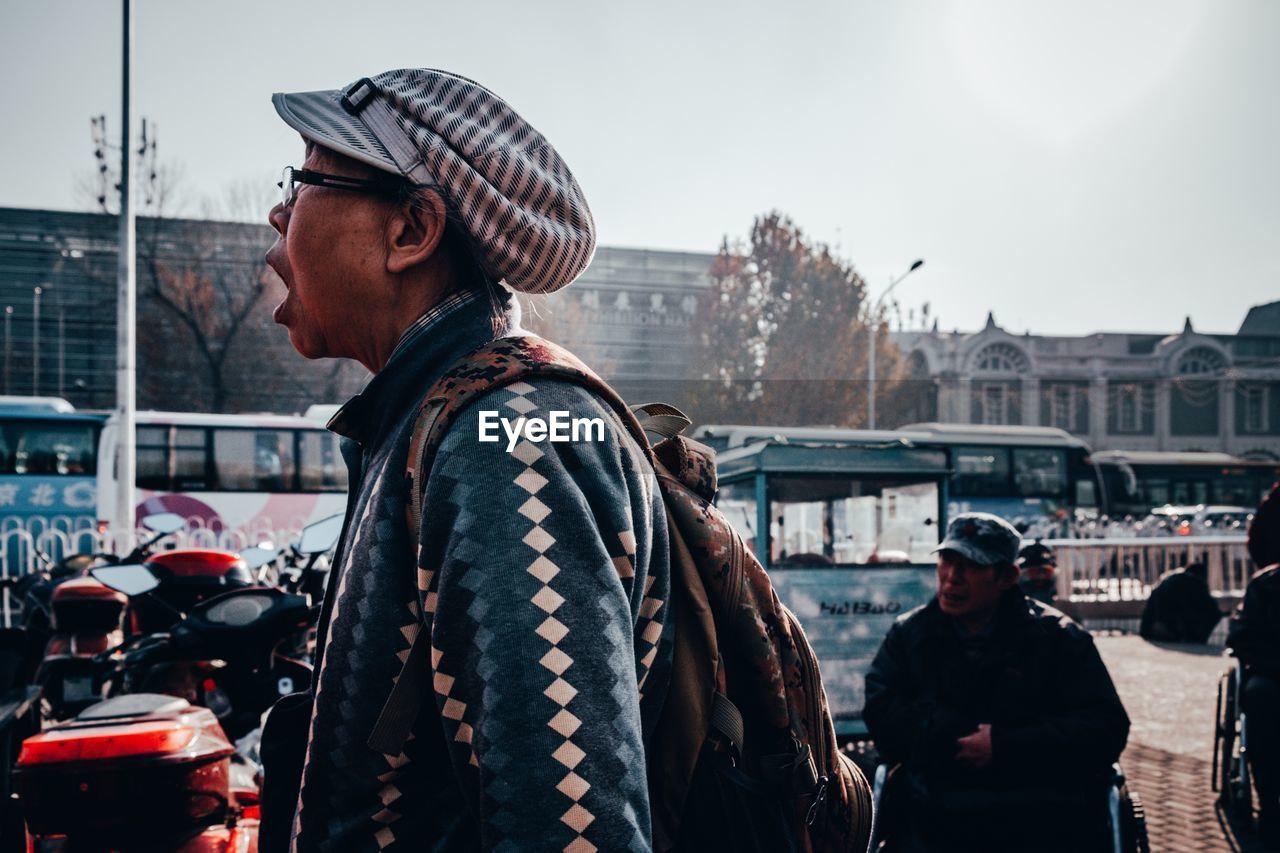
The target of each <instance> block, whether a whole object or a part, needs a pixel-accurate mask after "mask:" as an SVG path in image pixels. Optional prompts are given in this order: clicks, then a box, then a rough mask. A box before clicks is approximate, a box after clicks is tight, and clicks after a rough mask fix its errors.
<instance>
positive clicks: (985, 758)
mask: <svg viewBox="0 0 1280 853" xmlns="http://www.w3.org/2000/svg"><path fill="white" fill-rule="evenodd" d="M956 746H957V747H958V748H959V749H958V751H957V752H956V761H958V762H960V763H961V764H963V765H965V766H966V767H972V768H974V769H975V770H981V769H983V768H984V767H988V766H990V764H991V724H990V723H983V724H982V725H980V726H978V730H977V731H976V732H974V733H973V734H971V735H965V736H964V737H962V738H960V739H959V740H957V741H956Z"/></svg>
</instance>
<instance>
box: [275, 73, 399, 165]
mask: <svg viewBox="0 0 1280 853" xmlns="http://www.w3.org/2000/svg"><path fill="white" fill-rule="evenodd" d="M341 97H342V92H341V91H340V90H338V89H331V90H328V91H322V92H293V93H289V94H285V93H284V92H276V93H275V94H274V95H272V96H271V103H272V104H273V105H274V106H275V108H276V112H277V113H279V114H280V118H282V119H284V122H285V124H287V125H289V126H290V127H292V128H293V129H294V130H296V131H298V133H301V134H302V135H303V137H305V138H306V139H309V140H311V141H312V142H314V143H316V144H317V145H322V146H324V147H325V148H329V149H331V150H333V151H337V152H338V153H340V154H345V155H347V156H348V157H351V158H352V159H355V160H359V161H360V162H361V163H367V164H369V165H370V166H372V167H374V168H375V169H380V170H382V171H384V172H390V173H391V174H393V175H399V176H401V177H404V176H403V175H402V174H401V172H400V169H399V168H397V167H396V162H395V160H394V159H392V157H391V154H390V153H389V152H388V151H387V149H386V146H384V145H383V144H382V143H381V142H379V141H378V138H377V137H376V136H374V135H373V134H372V133H371V132H370V131H369V128H368V127H366V126H365V123H364V122H362V121H361V120H360V119H359V118H357V117H356V116H353V115H351V114H350V113H349V112H347V111H346V110H345V109H343V108H342V104H341V103H340V102H339V99H340V98H341Z"/></svg>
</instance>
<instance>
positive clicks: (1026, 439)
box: [902, 423, 1106, 535]
mask: <svg viewBox="0 0 1280 853" xmlns="http://www.w3.org/2000/svg"><path fill="white" fill-rule="evenodd" d="M902 432H903V433H906V434H911V435H912V438H913V440H914V441H916V442H918V443H920V444H923V445H927V446H930V447H943V448H946V449H947V450H948V451H949V452H950V454H951V468H952V474H951V494H950V503H949V505H948V507H947V510H948V512H950V513H951V514H952V515H955V514H957V513H962V512H989V513H992V514H994V515H998V516H1000V517H1001V518H1005V519H1008V520H1009V521H1012V522H1018V521H1023V522H1025V523H1026V524H1028V525H1029V526H1030V527H1031V528H1033V529H1036V532H1037V533H1039V534H1041V535H1045V534H1049V533H1053V532H1054V531H1053V530H1052V528H1055V527H1058V528H1061V529H1060V530H1059V531H1058V532H1059V533H1063V534H1065V533H1066V525H1067V524H1068V523H1069V522H1071V521H1072V520H1074V519H1076V518H1080V517H1094V516H1097V515H1098V514H1100V513H1101V512H1102V510H1103V509H1104V507H1105V495H1106V493H1105V491H1104V490H1103V487H1102V482H1101V481H1100V480H1099V478H1098V472H1097V470H1096V469H1095V468H1094V466H1093V464H1092V463H1091V462H1090V461H1089V454H1090V450H1089V445H1088V444H1087V443H1086V442H1084V441H1082V440H1081V439H1079V438H1076V437H1075V436H1073V435H1071V433H1069V432H1067V431H1066V430H1062V429H1056V428H1054V427H1039V426H994V425H984V424H940V423H922V424H908V425H907V426H904V427H903V428H902Z"/></svg>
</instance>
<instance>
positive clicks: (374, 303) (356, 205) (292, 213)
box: [267, 145, 386, 358]
mask: <svg viewBox="0 0 1280 853" xmlns="http://www.w3.org/2000/svg"><path fill="white" fill-rule="evenodd" d="M303 168H305V169H314V170H316V171H321V172H327V173H329V174H336V175H346V176H349V177H356V178H367V177H371V176H372V175H373V172H374V170H372V169H369V168H367V167H365V166H363V164H360V163H357V162H355V161H353V160H350V159H348V158H345V157H342V156H340V155H337V154H334V153H333V152H330V151H327V150H326V149H324V148H321V147H320V146H318V145H313V146H308V152H307V157H306V160H305V161H304V163H303ZM268 220H269V221H270V223H271V226H272V227H273V228H275V229H276V232H277V233H278V234H279V237H278V238H277V239H276V242H275V245H273V246H272V247H271V249H270V250H269V251H268V252H267V263H268V264H269V265H270V266H271V268H272V269H274V270H275V271H276V272H277V273H278V274H279V275H280V278H281V279H282V280H283V281H284V285H285V288H286V289H287V292H286V294H285V298H284V301H282V302H281V303H280V304H279V305H277V306H276V309H275V312H274V313H273V314H272V318H273V319H274V320H275V321H276V322H277V323H279V324H280V325H282V326H284V327H285V328H287V329H288V330H289V341H290V342H291V343H292V344H293V347H294V349H296V350H297V351H298V352H299V353H301V354H302V355H303V356H305V357H307V358H340V357H347V358H351V357H354V356H355V354H356V353H357V352H358V351H359V349H358V347H359V345H360V337H361V336H363V335H367V334H368V332H369V329H370V323H371V322H376V318H377V317H378V315H379V313H378V312H379V311H380V310H381V309H382V308H383V306H382V303H381V298H382V288H380V287H379V286H378V285H379V284H380V283H381V282H382V281H383V280H384V278H385V274H386V268H385V252H384V251H383V248H382V247H383V239H384V233H385V224H386V211H385V202H382V201H380V200H379V199H377V198H374V197H372V196H369V195H366V194H363V193H354V192H348V191H344V190H340V189H331V188H329V187H317V186H311V185H308V184H298V185H296V195H295V197H294V200H293V203H292V204H291V205H289V207H287V208H286V207H284V206H282V205H281V204H279V203H277V204H276V206H275V207H273V208H272V209H271V213H270V214H269V216H268Z"/></svg>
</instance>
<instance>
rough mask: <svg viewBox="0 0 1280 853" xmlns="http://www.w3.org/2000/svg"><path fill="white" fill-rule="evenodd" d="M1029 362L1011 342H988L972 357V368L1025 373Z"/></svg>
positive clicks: (990, 371)
mask: <svg viewBox="0 0 1280 853" xmlns="http://www.w3.org/2000/svg"><path fill="white" fill-rule="evenodd" d="M1030 368H1031V363H1030V362H1029V361H1028V360H1027V356H1026V353H1024V352H1023V351H1022V350H1020V349H1018V348H1017V347H1015V346H1013V345H1012V344H989V345H988V346H985V347H983V348H982V349H981V350H979V351H978V354H977V355H975V356H974V357H973V369H974V370H975V371H980V372H983V373H1026V372H1028V371H1029V370H1030Z"/></svg>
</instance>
